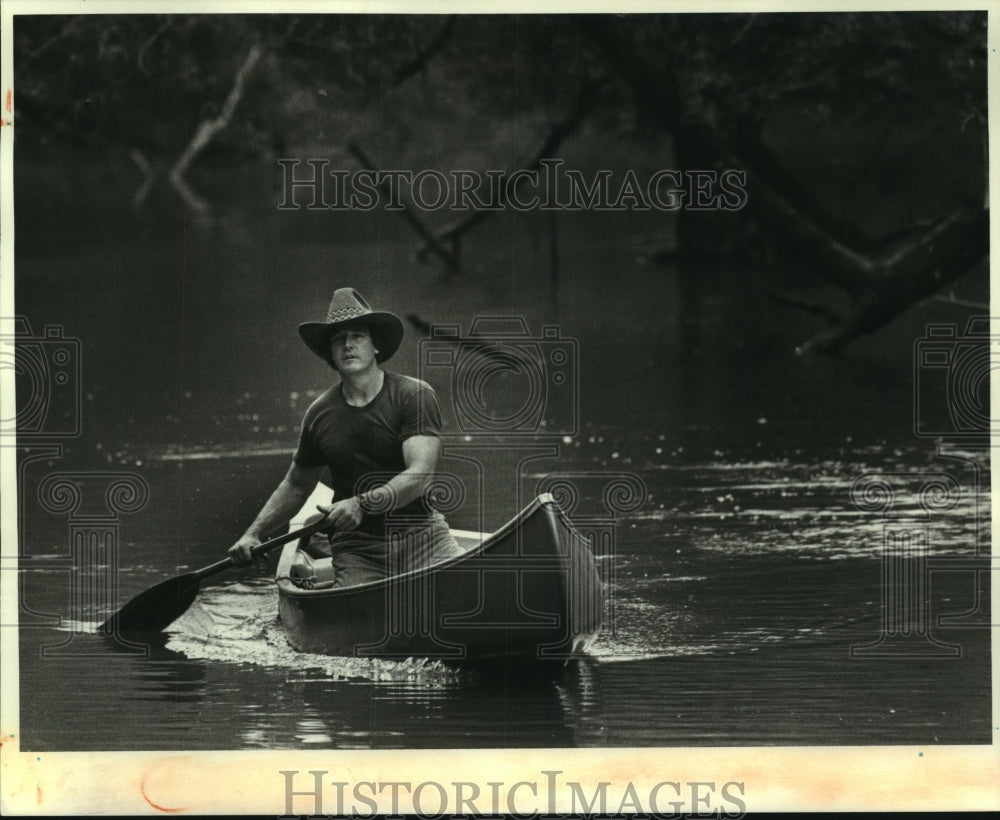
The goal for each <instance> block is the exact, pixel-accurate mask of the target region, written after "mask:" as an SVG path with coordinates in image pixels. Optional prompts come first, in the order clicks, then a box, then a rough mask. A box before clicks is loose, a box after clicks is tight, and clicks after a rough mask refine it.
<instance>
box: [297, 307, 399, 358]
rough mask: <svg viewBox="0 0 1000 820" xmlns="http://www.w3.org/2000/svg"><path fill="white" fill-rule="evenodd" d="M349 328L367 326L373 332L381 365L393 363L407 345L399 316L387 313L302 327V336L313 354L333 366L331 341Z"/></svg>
mask: <svg viewBox="0 0 1000 820" xmlns="http://www.w3.org/2000/svg"><path fill="white" fill-rule="evenodd" d="M349 325H367V326H368V327H369V328H371V331H372V341H373V342H374V343H375V347H376V348H377V349H378V353H377V354H375V360H376V361H377V362H378V363H379V364H381V363H382V362H386V361H388V360H389V359H391V358H392V356H393V354H394V353H395V352H396V351H397V350H399V345H400V344H401V343H402V341H403V322H402V321H401V320H400V318H399V317H398V316H396V314H394V313H387V312H385V311H373V312H371V313H366V314H365V315H364V316H356V317H354V318H352V319H343V320H342V321H339V322H304V323H303V324H301V325H299V336H301V337H302V341H303V342H305V343H306V345H307V346H308V347H309V349H310V350H311V351H312V352H313V353H315V354H316V355H317V356H319V357H320V358H321V359H322V360H323V361H324V362H329V361H330V360H331V353H330V338H331V337H332V336H333V334H334V333H338V332H339V331H341V330H343V329H344V328H346V327H348V326H349Z"/></svg>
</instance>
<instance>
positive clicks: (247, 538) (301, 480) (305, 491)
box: [229, 461, 324, 565]
mask: <svg viewBox="0 0 1000 820" xmlns="http://www.w3.org/2000/svg"><path fill="white" fill-rule="evenodd" d="M323 469H324V468H323V467H314V468H304V467H299V466H298V465H297V464H296V463H295V462H294V461H293V462H292V464H291V466H290V467H289V468H288V472H287V473H285V477H284V478H283V479H282V480H281V483H280V484H279V485H278V486H277V487H276V488H275V490H274V492H273V493H271V497H270V498H268V499H267V501H266V502H265V504H264V506H263V508H262V509H261V511H260V512H259V513H258V514H257V517H256V518H255V519H254V520H253V523H252V524H251V525H250V526H249V527H248V528H247V531H246V532H245V533H244V534H243V537H242V538H240V539H239V541H237V542H236V543H235V544H233V546H231V547H230V548H229V555H230V557H231V558H232V559H233V562H234V563H235V564H237V565H243V564H248V563H249V562H250V560H251V559H250V550H252V549H253V548H254V547H255V546H257V545H258V544H260V543H261V540H262V539H263V537H264V536H265V535H267V534H268V533H269V532H271V531H273V530H274V529H276V528H277V527H279V526H281V525H282V524H286V523H288V520H289V519H290V518H291V517H292V516H293V515H295V513H296V512H298V510H299V509H300V508H301V507H302V505H303V504H304V503H305V501H306V499H307V498H309V496H310V494H311V493H312V491H313V490H314V489H316V484H317V483H318V482H319V477H320V476H321V475H322V474H323Z"/></svg>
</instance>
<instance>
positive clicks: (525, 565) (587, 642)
mask: <svg viewBox="0 0 1000 820" xmlns="http://www.w3.org/2000/svg"><path fill="white" fill-rule="evenodd" d="M328 494H329V491H327V495H328ZM307 509H308V510H309V511H315V509H316V508H315V505H314V504H313V503H311V502H309V503H307V504H306V505H305V507H303V510H307ZM299 523H301V522H300V521H293V522H292V526H293V527H294V526H296V525H297V524H299ZM452 532H453V534H454V535H455V539H456V541H458V543H459V546H461V547H462V548H463V549H464V550H465V552H464V553H463V554H462V555H459V556H455V557H452V558H449V559H447V560H445V561H443V562H441V563H438V564H434V565H431V566H428V567H423V568H420V569H417V570H414V571H411V572H407V573H405V574H401V575H396V576H392V577H389V578H387V579H384V580H380V581H375V582H372V583H366V584H359V585H357V586H353V587H344V588H339V587H338V588H329V587H327V588H323V585H324V584H328V583H330V580H331V579H332V574H333V573H332V568H331V567H330V562H329V560H323V559H318V560H315V561H312V559H310V558H309V557H308V556H307V555H306V554H305V553H304V552H302V551H297V544H296V543H294V542H293V543H291V544H288V545H286V546H285V547H284V549H283V552H282V554H281V557H280V559H279V561H278V568H277V571H276V573H275V579H276V582H277V586H278V614H279V617H280V620H281V623H282V625H283V627H284V629H285V632H286V634H287V636H288V640H289V642H290V643H291V644H292V646H294V647H295V648H296V649H298V650H300V651H303V652H312V653H319V654H326V655H340V656H350V657H374V658H385V659H393V658H394V659H401V658H410V657H414V658H416V657H420V658H433V659H440V660H442V661H445V662H452V663H456V664H459V665H463V664H474V663H482V662H496V661H502V662H505V663H508V662H512V663H539V664H551V663H563V664H565V663H566V661H567V660H568V659H569V658H572V657H574V656H576V655H579V654H581V653H584V652H586V651H587V649H588V648H589V647H590V646H591V644H592V643H593V642H594V640H595V639H596V638H597V635H598V633H599V632H600V629H601V621H602V614H603V604H604V600H603V589H602V584H601V580H600V576H599V575H598V571H597V566H596V563H595V561H594V558H593V555H592V554H591V551H590V548H589V545H588V543H587V541H586V540H585V539H584V538H583V537H582V536H581V535H580V534H579V533H578V532H577V531H576V530H575V529H574V528H573V525H572V523H571V522H570V521H569V519H568V518H567V516H566V515H565V514H564V513H563V511H562V510H561V509H560V508H559V506H558V505H557V503H556V502H555V500H554V499H553V497H552V496H551V495H549V494H545V495H540V496H538V497H536V498H535V499H533V500H532V501H531V503H529V504H528V505H527V506H526V507H525V508H524V509H523V510H521V512H520V513H518V515H516V516H515V517H514V518H513V519H511V520H510V521H509V522H508V523H507V524H505V525H504V526H503V527H501V528H500V529H498V530H497V531H496V532H494V533H492V534H483V533H476V532H470V531H463V530H452ZM303 567H306V568H307V571H308V572H311V573H314V576H315V580H314V581H313V582H311V585H312V586H313V588H306V587H304V586H301V585H300V584H301V582H299V583H295V582H294V581H293V577H292V576H293V575H297V576H301V575H302V574H303ZM308 585H309V584H307V586H308Z"/></svg>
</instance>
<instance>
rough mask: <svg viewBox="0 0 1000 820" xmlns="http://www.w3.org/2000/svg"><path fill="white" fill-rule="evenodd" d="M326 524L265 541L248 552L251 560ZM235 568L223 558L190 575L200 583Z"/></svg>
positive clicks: (316, 523) (229, 561)
mask: <svg viewBox="0 0 1000 820" xmlns="http://www.w3.org/2000/svg"><path fill="white" fill-rule="evenodd" d="M325 523H326V521H325V520H324V519H320V520H319V521H315V522H313V523H312V524H309V525H308V526H307V527H302V528H301V529H298V530H294V531H292V532H286V533H285V534H284V535H279V536H278V537H277V538H272V539H271V540H270V541H265V542H264V543H262V544H258V545H257V546H256V547H254V548H253V549H251V550H250V555H251V557H252V558H259V557H260V556H261V555H264V554H265V553H268V552H270V551H271V550H273V549H277V548H278V547H280V546H282V545H283V544H287V543H288V542H289V541H294V540H296V539H297V538H307V537H308V536H310V535H312V534H313V533H316V532H319V531H320V530H321V529H322V528H323V525H324V524H325ZM234 566H235V564H234V563H233V559H232V558H223V559H222V560H221V561H216V562H215V563H214V564H209V565H208V566H207V567H202V568H201V569H199V570H196V571H195V572H194V573H192V575H193V578H192V580H195V581H202V580H204V579H205V578H208V577H209V576H212V575H216V574H217V573H220V572H222V571H223V570H226V569H232V568H233V567H234Z"/></svg>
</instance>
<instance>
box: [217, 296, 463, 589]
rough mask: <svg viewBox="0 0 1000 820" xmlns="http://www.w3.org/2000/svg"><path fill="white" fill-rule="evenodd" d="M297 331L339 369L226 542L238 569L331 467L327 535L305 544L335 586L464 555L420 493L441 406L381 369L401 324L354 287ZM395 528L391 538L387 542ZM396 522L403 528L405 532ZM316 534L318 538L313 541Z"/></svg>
mask: <svg viewBox="0 0 1000 820" xmlns="http://www.w3.org/2000/svg"><path fill="white" fill-rule="evenodd" d="M299 335H301V337H302V340H303V341H304V342H305V343H306V345H308V346H309V349H310V350H312V351H313V352H314V353H315V354H316V355H317V356H319V357H320V358H321V359H323V360H324V361H325V362H327V363H328V364H329V365H330V367H332V368H333V369H334V370H336V371H337V373H338V374H339V375H340V380H339V382H336V383H334V384H333V385H332V386H331V387H330V388H329V389H327V390H326V391H324V392H323V393H322V395H320V396H319V398H317V399H316V401H314V402H313V403H312V405H311V406H310V407H309V409H308V410H307V411H306V414H305V417H304V419H303V422H302V428H301V432H300V435H299V442H298V446H297V448H296V450H295V454H294V456H293V457H292V463H291V466H290V467H289V468H288V472H287V473H286V474H285V477H284V478H283V479H282V481H281V483H280V484H279V485H278V487H277V488H276V489H275V490H274V492H273V493H272V494H271V497H270V498H269V499H268V500H267V502H266V503H265V504H264V507H263V508H262V509H261V511H260V513H259V514H258V515H257V517H256V518H255V519H254V521H253V523H252V524H251V525H250V527H249V528H248V529H247V531H246V532H245V533H244V535H243V536H242V537H241V538H240V539H239V540H238V541H237V542H236V543H235V544H233V546H232V547H230V548H229V555H230V556H231V557H232V560H233V562H234V563H235V564H237V565H240V566H242V565H245V564H247V563H249V562H250V561H251V560H252V559H251V555H250V551H251V549H252V548H253V547H254V546H256V545H258V544H260V543H261V541H262V539H263V537H264V536H266V535H267V534H268V533H270V532H272V531H274V530H275V529H277V528H278V527H280V526H283V525H285V524H287V523H288V521H289V520H290V519H291V517H292V516H293V515H294V514H295V513H296V512H298V511H299V509H301V507H302V505H303V504H304V503H305V502H306V500H307V499H308V498H309V496H310V494H311V493H312V491H313V490H314V489H315V488H316V485H317V483H318V482H319V480H320V477H321V476H322V474H323V472H324V470H326V469H329V471H330V478H331V481H332V486H333V491H334V493H333V500H332V502H331V503H330V504H323V505H320V506H319V513H320V514H321V515H322V516H324V518H325V519H326V526H325V527H324V533H325V534H324V535H322V536H314V540H313V541H312V542H311V543H310V544H309V545H308V549H309V552H310V553H311V554H313V555H314V556H315V555H317V554H319V555H330V556H331V557H332V560H333V567H334V571H335V578H334V586H338V587H339V586H353V585H355V584H359V583H365V582H367V581H373V580H377V579H380V578H384V577H386V575H387V574H390V573H395V572H405V571H408V570H411V569H416V568H417V567H420V566H426V565H427V564H429V563H433V562H436V561H438V560H441V559H443V558H446V557H449V556H451V555H456V554H458V553H460V552H461V550H460V549H459V547H458V545H457V544H456V543H455V539H454V538H453V537H452V535H451V532H450V531H449V529H448V525H447V523H446V522H445V520H444V517H443V516H442V515H441V514H440V513H438V512H436V511H435V510H434V509H433V507H432V506H431V504H430V503H429V499H428V498H427V497H426V490H427V487H428V485H429V484H430V482H431V479H432V478H433V475H434V471H435V469H436V467H437V462H438V456H439V454H440V449H441V441H440V438H439V435H440V430H441V412H440V408H439V406H438V403H437V397H436V395H435V393H434V390H433V388H432V387H431V386H430V385H428V384H427V383H426V382H423V381H420V380H419V379H415V378H412V377H410V376H402V375H399V374H397V373H392V372H389V371H387V370H384V369H383V368H382V364H383V363H384V362H386V361H388V359H390V358H391V357H392V355H393V354H394V353H395V352H396V350H397V349H398V348H399V345H400V342H401V341H402V339H403V323H402V322H401V321H400V319H399V318H398V317H397V316H395V315H394V314H392V313H387V312H385V311H375V310H372V308H371V307H370V306H369V305H368V303H367V302H366V301H365V300H364V298H363V297H362V296H361V294H359V293H358V292H357V291H356V290H354V289H352V288H341V289H339V290H337V291H336V292H335V293H334V294H333V299H332V300H331V302H330V308H329V311H328V313H327V317H326V321H324V322H306V323H304V324H302V325H300V326H299ZM389 528H392V534H393V536H394V537H393V538H387V530H388V529H389ZM401 528H405V530H403V531H401ZM317 540H318V541H319V542H320V543H317Z"/></svg>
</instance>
